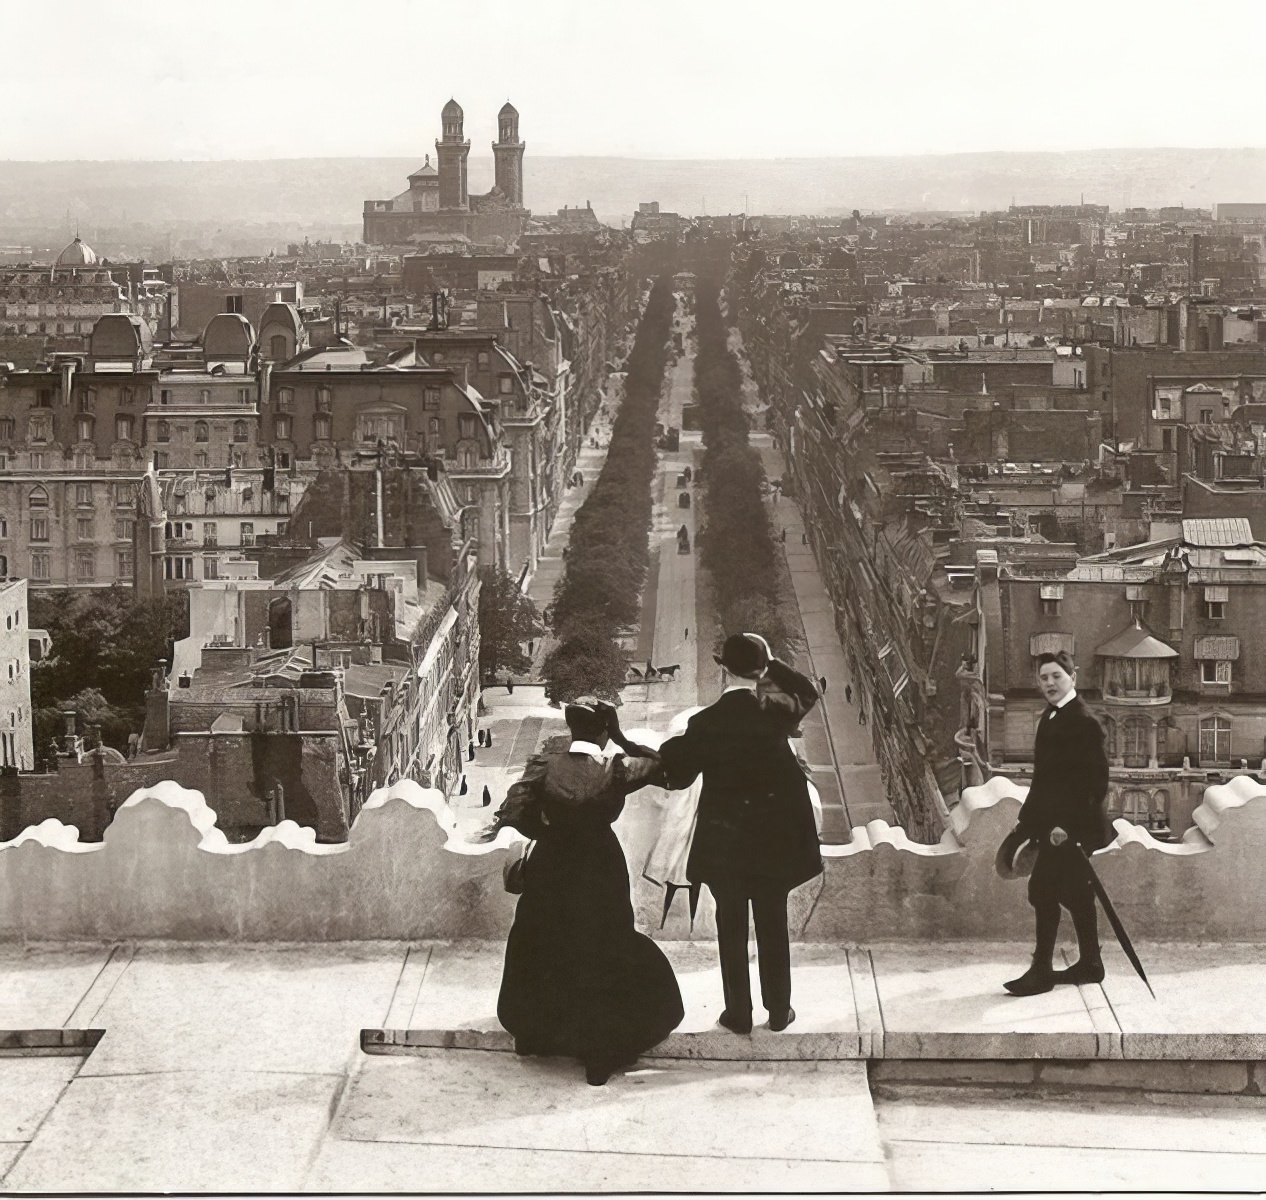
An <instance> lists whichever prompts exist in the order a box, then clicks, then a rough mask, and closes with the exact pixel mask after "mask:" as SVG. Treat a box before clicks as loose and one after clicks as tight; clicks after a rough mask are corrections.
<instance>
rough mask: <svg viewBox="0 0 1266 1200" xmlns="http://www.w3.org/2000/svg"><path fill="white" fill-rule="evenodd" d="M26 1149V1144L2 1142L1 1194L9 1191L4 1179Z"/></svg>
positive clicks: (0, 1152) (0, 1166)
mask: <svg viewBox="0 0 1266 1200" xmlns="http://www.w3.org/2000/svg"><path fill="white" fill-rule="evenodd" d="M26 1147H27V1143H26V1142H0V1193H3V1192H5V1191H7V1190H8V1189H7V1188H6V1187H5V1184H4V1177H5V1176H6V1175H7V1174H8V1173H9V1170H10V1168H11V1167H12V1166H13V1164H14V1163H15V1162H17V1160H18V1155H19V1154H21V1153H22V1151H23V1150H25V1149H26Z"/></svg>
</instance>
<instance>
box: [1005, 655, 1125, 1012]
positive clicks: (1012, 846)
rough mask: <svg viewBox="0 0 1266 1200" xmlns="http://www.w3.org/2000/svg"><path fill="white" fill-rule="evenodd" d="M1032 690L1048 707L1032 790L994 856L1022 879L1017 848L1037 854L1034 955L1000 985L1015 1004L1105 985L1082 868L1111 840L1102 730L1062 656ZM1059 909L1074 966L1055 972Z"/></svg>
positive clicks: (1043, 658)
mask: <svg viewBox="0 0 1266 1200" xmlns="http://www.w3.org/2000/svg"><path fill="white" fill-rule="evenodd" d="M1037 683H1038V689H1039V690H1040V691H1041V692H1042V694H1043V695H1044V696H1045V697H1046V700H1047V706H1046V708H1045V710H1044V711H1043V712H1042V715H1041V717H1040V718H1039V720H1038V726H1037V737H1036V739H1035V742H1034V747H1033V783H1032V785H1031V786H1030V787H1029V794H1028V796H1027V797H1026V798H1025V801H1024V804H1023V806H1022V807H1021V809H1020V819H1019V822H1018V823H1017V825H1016V828H1015V831H1014V833H1012V834H1011V835H1010V837H1008V838H1007V840H1006V841H1004V842H1003V845H1002V848H1001V849H1000V851H999V865H1000V869H1002V868H1003V863H1002V860H1003V859H1005V860H1006V863H1005V867H1006V868H1007V869H1009V870H1011V871H1013V872H1015V873H1023V871H1024V869H1025V868H1026V866H1027V864H1026V863H1025V861H1024V859H1025V857H1026V856H1025V855H1024V853H1023V850H1022V845H1023V843H1024V842H1028V843H1029V845H1030V847H1035V848H1036V858H1035V859H1032V871H1033V873H1032V874H1031V875H1030V876H1029V903H1030V904H1031V905H1032V906H1033V912H1034V915H1035V918H1036V922H1037V937H1036V948H1035V949H1034V951H1033V963H1032V965H1031V966H1030V967H1029V969H1028V970H1027V971H1026V972H1025V973H1024V974H1023V975H1021V976H1020V977H1019V978H1018V979H1012V980H1010V981H1009V982H1008V983H1005V984H1003V986H1004V987H1005V988H1006V989H1007V991H1009V992H1010V993H1011V994H1012V995H1013V996H1036V995H1038V994H1039V993H1041V992H1049V991H1050V990H1051V989H1052V988H1053V987H1054V986H1055V985H1056V984H1057V983H1098V982H1099V981H1100V980H1102V979H1103V959H1102V957H1101V955H1100V952H1099V933H1098V922H1097V914H1096V911H1095V893H1094V888H1093V885H1092V884H1091V881H1090V866H1089V864H1088V862H1087V861H1086V855H1087V854H1091V853H1093V852H1094V851H1095V850H1099V849H1101V848H1102V847H1104V846H1106V845H1107V844H1108V843H1109V842H1110V841H1111V840H1112V831H1111V826H1110V825H1109V823H1108V817H1107V810H1106V803H1105V802H1106V798H1107V794H1108V758H1107V755H1106V754H1105V752H1104V745H1103V730H1102V728H1100V725H1099V722H1098V721H1096V720H1095V718H1094V716H1093V715H1092V714H1091V712H1090V710H1089V709H1088V708H1087V707H1086V706H1085V704H1083V703H1082V701H1081V698H1080V697H1079V696H1078V695H1077V687H1076V684H1077V667H1076V665H1075V664H1074V663H1073V659H1072V656H1071V655H1070V654H1069V653H1068V651H1067V650H1060V651H1058V652H1057V653H1053V654H1051V653H1048V654H1039V655H1038V659H1037ZM1083 851H1084V853H1083ZM1030 853H1031V851H1030ZM1003 873H1004V874H1005V873H1006V872H1005V870H1004V871H1003ZM1062 908H1066V909H1068V912H1069V914H1070V915H1071V916H1072V919H1073V929H1074V930H1075V932H1076V934H1077V952H1078V959H1077V961H1076V962H1075V963H1074V964H1073V965H1072V966H1071V967H1068V968H1067V969H1066V970H1062V971H1056V970H1055V969H1054V967H1053V965H1052V963H1053V958H1054V954H1055V943H1056V939H1057V937H1058V935H1059V922H1060V915H1061V914H1060V910H1061V909H1062Z"/></svg>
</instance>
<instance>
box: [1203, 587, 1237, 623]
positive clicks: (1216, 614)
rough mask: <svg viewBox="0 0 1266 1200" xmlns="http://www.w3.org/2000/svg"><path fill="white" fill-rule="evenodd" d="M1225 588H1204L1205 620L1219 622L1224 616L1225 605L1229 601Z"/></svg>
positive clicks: (1229, 593)
mask: <svg viewBox="0 0 1266 1200" xmlns="http://www.w3.org/2000/svg"><path fill="white" fill-rule="evenodd" d="M1230 595H1231V592H1230V589H1229V588H1227V587H1220V586H1219V587H1215V586H1212V585H1210V586H1206V587H1205V589H1204V615H1205V618H1206V620H1209V621H1221V620H1222V619H1223V618H1224V617H1225V616H1226V604H1227V601H1228V600H1229V599H1230Z"/></svg>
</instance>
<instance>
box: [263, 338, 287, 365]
mask: <svg viewBox="0 0 1266 1200" xmlns="http://www.w3.org/2000/svg"><path fill="white" fill-rule="evenodd" d="M287 349H288V345H287V342H286V336H285V334H282V333H275V334H273V336H272V337H270V338H269V339H268V355H269V357H270V358H272V359H275V360H276V361H277V362H280V361H281V360H282V359H284V358H285V357H287V355H286V351H287Z"/></svg>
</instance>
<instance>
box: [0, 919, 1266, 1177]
mask: <svg viewBox="0 0 1266 1200" xmlns="http://www.w3.org/2000/svg"><path fill="white" fill-rule="evenodd" d="M665 949H666V951H667V953H668V954H669V956H670V958H671V959H672V961H673V964H674V966H675V968H676V970H677V972H678V977H679V979H680V982H681V986H682V992H683V995H684V997H685V1001H686V1019H685V1022H684V1023H683V1025H682V1027H681V1029H680V1030H679V1031H678V1032H677V1033H675V1034H673V1035H672V1037H670V1038H669V1039H668V1041H666V1042H665V1043H663V1044H662V1045H661V1046H660V1047H657V1048H656V1049H655V1050H654V1051H652V1052H651V1053H649V1054H648V1055H647V1056H645V1057H644V1058H643V1059H642V1060H641V1061H640V1062H639V1063H638V1064H637V1065H636V1066H635V1067H634V1068H632V1069H630V1070H628V1071H627V1072H624V1073H621V1074H618V1075H616V1076H615V1077H613V1078H612V1080H611V1082H610V1083H609V1084H608V1085H607V1086H606V1087H603V1088H591V1087H588V1086H587V1085H586V1084H585V1082H584V1080H583V1076H582V1073H581V1070H580V1067H579V1065H578V1064H577V1063H575V1062H573V1061H571V1060H563V1059H534V1058H518V1057H516V1056H515V1055H514V1054H513V1052H512V1050H511V1048H510V1043H509V1039H508V1037H507V1035H505V1034H504V1032H502V1031H501V1030H500V1029H499V1027H498V1026H497V1022H496V1019H495V1015H494V1012H495V1004H496V994H497V986H498V982H499V977H500V969H501V946H500V945H497V944H493V943H487V942H464V943H425V944H412V945H401V944H398V943H392V944H387V943H353V944H329V945H268V946H251V945H229V944H210V945H188V944H166V943H164V944H159V943H142V944H140V945H118V946H60V947H52V946H27V947H22V946H18V945H6V946H0V1029H3V1030H8V1031H9V1032H8V1033H4V1034H0V1046H3V1047H6V1049H4V1051H3V1053H0V1094H3V1096H4V1098H5V1103H4V1105H3V1106H0V1190H4V1191H6V1192H21V1191H138V1190H139V1191H160V1190H165V1189H178V1190H192V1191H216V1190H218V1191H285V1192H293V1191H305V1190H306V1191H339V1190H347V1191H353V1192H364V1191H423V1192H430V1191H434V1192H443V1191H508V1192H517V1191H545V1192H566V1191H607V1190H609V1191H633V1190H686V1191H695V1190H712V1191H727V1190H742V1191H748V1192H751V1191H757V1192H760V1191H775V1190H778V1191H820V1190H829V1191H883V1190H890V1189H897V1190H947V1189H948V1190H962V1189H980V1188H997V1189H1015V1188H1043V1189H1049V1188H1058V1189H1073V1190H1103V1189H1108V1188H1165V1189H1196V1188H1204V1189H1208V1188H1225V1189H1251V1190H1256V1189H1259V1188H1261V1186H1262V1185H1263V1183H1266V1119H1264V1118H1266V1099H1264V1098H1263V1097H1262V1094H1261V1088H1262V1086H1263V1085H1264V1084H1266V1069H1263V1067H1262V1066H1261V1065H1259V1064H1260V1062H1261V1060H1263V1059H1266V1010H1264V1009H1263V1006H1262V1005H1261V1002H1260V998H1261V995H1262V993H1263V990H1264V989H1266V954H1264V953H1263V949H1264V948H1263V947H1260V946H1242V945H1241V946H1175V945H1155V946H1144V947H1142V950H1143V954H1144V956H1145V960H1146V961H1147V963H1148V964H1149V966H1150V968H1151V974H1152V977H1153V981H1154V983H1155V986H1156V991H1157V995H1158V997H1159V999H1157V1000H1152V999H1151V997H1149V996H1148V994H1147V992H1146V991H1145V990H1144V989H1143V987H1142V985H1141V984H1140V983H1138V981H1137V980H1136V979H1134V978H1133V977H1132V976H1131V975H1130V974H1129V972H1128V967H1127V966H1126V964H1125V963H1124V960H1123V959H1121V957H1120V955H1119V954H1115V953H1114V954H1113V955H1112V956H1110V958H1109V971H1110V974H1109V977H1108V979H1107V980H1106V981H1105V983H1104V984H1103V985H1102V986H1094V987H1082V988H1076V987H1060V988H1058V989H1056V990H1055V991H1054V992H1051V993H1049V994H1047V995H1044V996H1037V997H1032V998H1028V999H1015V998H1012V997H1008V996H1006V995H1005V994H1003V992H1002V991H1001V988H1000V984H1001V981H1002V980H1004V979H1007V978H1010V977H1011V976H1012V975H1013V974H1015V973H1016V972H1017V971H1018V970H1019V969H1020V968H1021V967H1022V966H1023V965H1024V962H1025V958H1026V952H1027V947H1025V946H1021V945H1007V944H982V943H965V944H957V945H938V946H932V945H916V944H903V945H873V946H861V947H839V946H816V945H802V946H796V947H794V948H793V970H794V986H795V989H796V991H795V1003H796V1008H797V1012H798V1014H799V1016H798V1019H797V1021H796V1023H795V1025H794V1026H792V1027H791V1029H789V1030H787V1031H786V1032H784V1033H781V1034H774V1033H771V1032H770V1031H769V1030H768V1029H765V1028H757V1029H756V1030H755V1031H754V1032H753V1034H752V1035H751V1036H750V1037H738V1036H735V1035H733V1034H730V1033H728V1032H726V1031H724V1030H720V1029H719V1028H717V1027H716V1025H715V1021H716V1017H717V1015H718V1011H719V992H720V985H719V977H718V974H717V969H716V964H715V959H714V954H715V949H714V947H713V946H712V945H711V944H704V943H693V944H691V943H667V944H665ZM757 994H759V993H757ZM757 1015H758V1018H759V1016H760V1015H761V1014H759V1013H758V1014H757ZM92 1030H96V1031H103V1032H101V1033H99V1034H89V1033H88V1032H87V1031H92ZM98 1039H99V1040H98ZM94 1041H95V1043H96V1044H95V1046H91V1043H92V1042H94ZM362 1044H363V1045H364V1046H365V1048H366V1049H368V1050H369V1051H371V1052H370V1053H366V1052H365V1051H364V1050H362V1048H361V1047H362ZM1202 1093H1216V1094H1202Z"/></svg>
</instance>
